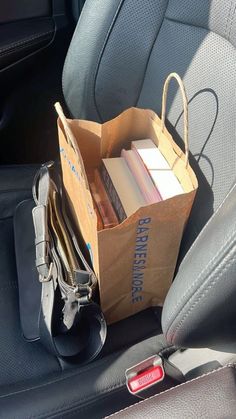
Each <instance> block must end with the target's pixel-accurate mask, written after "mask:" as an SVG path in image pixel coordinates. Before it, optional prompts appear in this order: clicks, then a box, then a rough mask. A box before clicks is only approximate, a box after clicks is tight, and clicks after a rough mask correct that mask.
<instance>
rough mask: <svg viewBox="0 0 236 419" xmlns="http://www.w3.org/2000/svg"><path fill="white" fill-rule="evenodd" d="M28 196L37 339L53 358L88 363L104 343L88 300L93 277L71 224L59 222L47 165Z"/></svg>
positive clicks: (102, 327)
mask: <svg viewBox="0 0 236 419" xmlns="http://www.w3.org/2000/svg"><path fill="white" fill-rule="evenodd" d="M33 196H34V200H35V203H36V207H35V208H34V209H33V211H32V214H33V222H34V228H35V246H36V267H37V270H38V273H39V280H40V282H41V283H42V294H41V313H40V321H39V334H40V340H41V341H42V343H43V344H44V345H45V346H46V348H47V349H48V350H49V351H50V352H52V353H54V354H55V355H56V356H57V357H60V358H64V359H65V360H67V361H68V360H69V361H70V362H78V361H79V362H82V363H84V362H89V361H91V360H92V359H94V358H95V357H96V356H97V355H98V354H99V352H100V351H101V349H102V347H103V345H104V342H105V339H106V331H107V328H106V322H105V319H104V316H103V313H102V312H101V309H100V307H99V306H98V305H97V304H95V303H94V302H93V301H92V299H91V297H92V294H93V290H94V288H95V285H96V278H95V275H94V273H93V271H92V270H91V268H90V267H89V265H88V264H87V262H86V263H84V262H85V260H84V258H81V251H79V252H78V249H79V246H78V243H77V241H76V238H75V235H74V234H73V235H72V237H71V231H72V229H71V226H70V228H69V229H68V228H67V223H68V219H67V218H66V223H65V221H64V220H63V218H64V217H63V216H64V214H63V216H62V213H61V211H60V208H59V203H58V197H59V192H58V190H57V187H56V185H55V183H54V182H53V180H52V179H51V178H50V173H49V168H48V166H47V165H44V166H42V168H41V169H40V171H39V173H38V175H37V176H36V178H35V181H34V186H33ZM75 242H76V246H75ZM76 253H78V255H77V257H76ZM82 266H83V267H84V268H85V269H82ZM62 303H63V304H62ZM60 304H62V305H61V306H60ZM62 313H63V316H62ZM62 317H63V321H61V318H62Z"/></svg>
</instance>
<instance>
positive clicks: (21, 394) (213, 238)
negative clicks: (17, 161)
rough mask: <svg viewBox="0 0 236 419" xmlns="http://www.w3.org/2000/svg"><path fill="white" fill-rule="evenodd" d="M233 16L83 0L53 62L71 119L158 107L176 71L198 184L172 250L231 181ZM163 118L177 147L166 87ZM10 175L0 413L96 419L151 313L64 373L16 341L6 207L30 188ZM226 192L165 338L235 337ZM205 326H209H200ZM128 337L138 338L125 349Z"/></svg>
mask: <svg viewBox="0 0 236 419" xmlns="http://www.w3.org/2000/svg"><path fill="white" fill-rule="evenodd" d="M235 13H236V0H232V1H229V0H211V1H210V0H209V1H206V0H198V1H196V0H169V1H168V0H87V2H86V4H85V6H84V9H83V12H82V16H81V18H80V21H79V23H78V25H77V28H76V31H75V34H74V37H73V40H72V43H71V47H70V50H69V53H68V56H67V59H66V63H65V68H64V74H63V89H64V94H65V98H66V102H67V105H68V108H69V109H70V111H71V114H72V116H74V117H80V118H86V119H93V120H97V121H105V120H107V119H109V118H111V117H113V116H115V115H117V114H118V113H120V112H121V111H122V110H123V109H125V108H127V107H129V106H133V105H137V106H140V107H149V108H153V109H155V110H156V111H157V112H158V113H159V112H160V106H161V92H162V87H163V82H164V79H165V77H166V76H167V75H168V73H169V72H171V71H177V72H178V73H179V74H180V75H181V76H182V78H183V80H184V82H185V85H186V88H187V93H188V97H189V108H190V142H191V144H190V148H191V152H192V164H193V167H194V168H195V170H196V173H197V175H198V179H199V185H200V188H199V192H198V196H197V199H196V204H195V206H194V209H193V212H192V216H191V221H190V223H189V226H188V229H187V231H186V234H185V238H184V242H183V248H182V256H183V255H184V254H185V253H186V251H187V249H188V248H189V247H190V245H191V244H192V243H193V241H194V239H195V238H196V237H197V236H198V234H199V232H200V231H201V230H202V228H203V226H204V225H205V223H206V221H207V220H209V218H210V217H211V215H212V214H213V212H214V211H215V210H216V209H217V208H218V206H219V204H220V203H221V202H222V201H223V199H224V198H225V196H226V194H227V193H228V191H229V189H230V187H231V185H232V184H233V183H234V180H235V120H236V118H235V97H236V96H235V77H236V72H235V65H236V61H235V46H236V23H235V16H236V14H235ZM167 117H168V120H169V127H170V129H171V130H172V131H173V132H177V134H178V135H179V143H180V145H182V141H181V137H182V133H183V127H182V123H183V121H182V107H181V100H180V96H179V92H178V91H177V89H176V87H175V86H173V87H172V89H171V91H170V97H169V102H168V114H167ZM4 170H5V169H4ZM12 170H13V172H12ZM14 170H15V169H14V168H13V169H6V172H5V174H4V176H3V177H2V176H1V177H0V182H3V183H2V186H1V187H0V191H1V193H0V203H1V212H2V219H1V220H0V222H1V230H0V235H1V240H0V260H1V265H0V281H1V286H2V290H1V296H0V300H1V304H0V319H1V320H0V323H1V324H2V327H1V333H2V336H1V339H0V353H1V360H0V368H1V370H0V417H3V418H4V419H6V418H12V417H17V418H26V417H35V418H49V417H53V418H55V417H66V418H69V417H71V418H72V417H78V416H79V417H80V418H83V417H90V418H96V417H99V418H101V417H102V416H104V415H105V414H109V413H111V412H114V411H116V410H118V409H119V408H120V407H122V406H125V405H128V404H130V403H132V400H131V399H130V396H129V395H128V393H127V392H125V391H124V369H125V368H126V367H127V366H129V365H130V364H133V363H135V362H137V361H138V360H139V359H140V358H143V357H146V356H149V355H151V354H153V353H154V352H156V351H158V350H159V349H160V350H162V349H163V347H164V346H166V343H164V342H163V340H162V339H160V338H153V339H151V340H149V339H148V340H145V338H146V337H148V335H149V334H150V335H152V334H153V333H154V332H156V333H157V334H158V333H160V327H159V321H158V318H157V317H156V316H155V315H154V314H153V313H152V314H150V312H149V313H148V314H147V313H146V314H142V315H140V316H139V317H138V318H137V319H136V320H135V323H133V321H131V323H130V321H127V322H126V323H125V326H117V327H118V328H117V327H115V329H114V332H113V333H112V334H111V337H110V341H108V349H105V350H106V351H107V352H105V353H104V356H105V355H106V356H107V358H104V359H103V360H98V361H96V362H95V363H93V364H92V365H91V366H89V367H88V368H87V367H83V368H82V369H80V368H78V369H73V370H71V371H65V370H64V366H63V365H61V364H60V363H58V361H57V360H55V359H54V358H53V357H51V356H49V355H48V354H46V353H45V351H44V350H43V348H42V347H41V346H40V344H39V343H36V342H35V344H27V343H26V342H24V341H23V338H22V336H21V331H20V325H19V311H18V303H17V276H16V269H15V259H14V258H15V255H14V244H13V241H14V235H13V228H12V214H13V210H14V208H15V206H16V204H17V202H19V201H20V200H22V199H25V198H27V197H28V196H29V195H30V184H31V182H32V177H33V173H32V172H31V173H29V172H27V170H28V169H27V170H26V172H27V173H28V175H27V174H26V172H25V169H24V170H23V169H22V168H19V169H17V170H19V171H17V173H16V172H14ZM22 170H23V171H22ZM33 172H34V170H33ZM12 173H14V174H12ZM19 179H21V180H22V183H21V182H19V181H18V180H19ZM3 180H4V181H3ZM4 182H7V183H4ZM6 185H7V186H6ZM9 185H10V186H9ZM9 188H10V189H11V191H10V193H9V191H8V192H7V199H6V198H5V197H4V194H5V192H6V189H9ZM22 189H23V190H22ZM234 198H235V193H234V189H233V190H232V192H231V193H230V195H229V196H228V198H227V200H226V201H225V203H224V204H223V206H222V208H221V210H220V211H219V212H218V213H217V214H216V216H215V217H214V220H213V221H210V223H209V224H208V226H207V227H206V228H205V229H204V230H203V233H202V234H201V236H200V237H199V239H198V241H197V242H196V244H195V245H194V247H193V248H192V249H191V250H190V253H188V254H187V256H186V258H185V260H184V261H183V262H182V263H180V269H179V273H178V275H177V277H176V280H175V282H174V285H173V286H172V289H171V290H170V293H169V295H168V297H167V300H166V303H165V306H164V314H163V328H164V331H165V333H166V336H167V338H168V340H169V341H170V344H172V343H178V344H180V345H189V346H190V345H193V346H196V345H202V344H206V343H207V342H214V343H215V342H216V341H217V339H213V338H216V337H218V338H220V339H221V338H222V334H220V333H218V331H219V330H220V329H221V330H224V331H226V329H227V325H230V328H228V331H229V333H226V334H225V335H224V336H227V339H228V340H231V341H232V340H235V337H236V336H235V335H234V331H233V330H234V329H233V327H231V326H232V325H233V322H234V319H235V315H236V313H235V311H236V308H235V304H234V302H235V292H236V291H235V285H234V284H235V281H234V278H235V266H234V264H235V253H234V251H235V244H234V241H233V239H234V237H233V238H232V242H231V241H230V239H231V237H230V236H231V235H232V233H233V235H234V231H232V229H231V224H230V222H231V219H232V228H233V227H234V225H235V219H234V213H235V211H234ZM226 220H227V222H226ZM219 224H220V226H221V227H220V228H219V231H218V233H217V235H216V234H215V230H216V229H218V225H219ZM208 241H210V245H208ZM220 249H221V250H222V249H223V252H222V253H219V255H218V251H219V250H220ZM227 252H228V253H229V254H227ZM214 255H217V256H219V257H216V258H214ZM182 256H181V258H182ZM181 258H180V262H181ZM212 259H213V262H214V264H213V265H212V263H211V262H212ZM209 267H210V268H212V269H209V271H208V270H207V269H208V268H209ZM222 267H223V269H222ZM215 272H217V273H219V275H218V274H217V277H216V276H215ZM222 310H223V311H222ZM199 313H201V315H200V316H199ZM189 314H190V316H189ZM143 316H147V317H143ZM225 320H227V324H225ZM214 322H215V324H218V328H217V327H215V328H213V327H211V326H212V324H213V323H214ZM217 322H218V323H217ZM203 324H204V328H202V325H203ZM138 340H142V342H141V343H140V344H138V345H137V346H135V347H133V346H132V345H134V344H135V343H136V342H137V341H138ZM217 343H219V339H218V342H217ZM231 343H232V342H231ZM28 345H31V346H28ZM109 345H110V346H109ZM128 346H131V349H129V350H127V349H126V348H127V347H128ZM120 350H121V352H119V351H120ZM114 351H115V352H114ZM112 352H114V354H111V353H112ZM109 354H110V355H109ZM87 371H89V377H88V375H87Z"/></svg>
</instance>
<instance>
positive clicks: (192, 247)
mask: <svg viewBox="0 0 236 419" xmlns="http://www.w3.org/2000/svg"><path fill="white" fill-rule="evenodd" d="M235 188H236V184H234V185H233V186H232V188H231V189H230V190H229V192H228V193H227V195H226V197H225V198H224V200H223V201H222V203H221V204H220V205H219V207H218V208H217V210H216V211H215V212H214V214H213V215H212V217H211V218H210V219H209V220H208V222H207V223H206V224H205V226H204V227H203V229H202V231H201V232H200V233H199V235H198V237H197V238H196V240H195V241H194V243H193V244H192V246H191V247H190V249H189V251H188V253H187V255H186V256H185V258H184V259H183V261H182V264H183V263H184V261H185V259H186V258H187V257H188V255H189V254H190V253H192V252H193V250H194V249H195V247H196V245H197V244H198V242H199V240H200V239H201V238H202V236H203V235H204V233H205V230H206V229H207V228H208V226H209V224H210V223H211V222H212V221H213V220H214V219H215V217H216V216H217V215H218V213H219V211H220V209H221V208H222V207H223V205H224V204H225V202H226V200H227V199H228V197H229V196H230V194H231V193H232V192H233V190H234V189H235ZM221 250H223V249H221ZM218 253H219V252H218ZM216 256H218V254H217V255H216ZM214 259H215V257H214V258H213V259H212V260H211V261H210V262H209V263H208V265H209V264H210V263H212V262H213V261H214ZM208 265H207V267H208ZM207 267H205V268H204V269H203V271H202V272H201V274H200V275H202V274H203V273H204V270H205V269H207ZM198 279H199V275H198V277H197V279H196V280H195V281H194V282H193V283H192V284H191V286H190V287H189V288H188V289H187V290H186V291H185V293H184V294H183V295H182V297H181V299H180V300H179V301H178V302H177V303H176V304H175V306H174V308H173V310H172V312H171V314H170V315H169V317H168V318H167V322H169V321H170V320H171V318H172V317H173V315H174V317H176V313H175V311H176V310H177V309H178V308H180V306H181V304H182V302H183V301H184V299H185V297H186V296H187V294H188V293H189V292H190V291H191V290H192V289H193V287H194V286H195V285H196V283H197V281H198ZM169 328H170V326H169ZM169 328H168V329H167V330H169Z"/></svg>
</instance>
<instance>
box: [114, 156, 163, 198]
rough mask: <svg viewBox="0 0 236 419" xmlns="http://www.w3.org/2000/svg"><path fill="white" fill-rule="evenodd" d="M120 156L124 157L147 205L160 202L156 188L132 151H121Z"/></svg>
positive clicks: (140, 161) (141, 162)
mask: <svg viewBox="0 0 236 419" xmlns="http://www.w3.org/2000/svg"><path fill="white" fill-rule="evenodd" d="M121 156H122V157H124V159H125V161H126V163H127V164H128V166H129V168H130V170H131V172H132V174H133V176H134V177H135V180H136V182H137V184H138V186H139V188H140V190H141V192H142V194H143V196H144V198H145V200H146V203H147V204H155V203H156V202H160V201H161V200H162V198H161V196H160V194H159V192H158V190H157V188H156V187H155V185H154V183H153V181H152V179H151V177H150V175H149V173H148V171H147V169H146V167H145V166H144V164H143V161H142V160H141V159H140V157H139V155H138V154H137V153H136V152H135V151H134V150H124V149H123V150H122V152H121Z"/></svg>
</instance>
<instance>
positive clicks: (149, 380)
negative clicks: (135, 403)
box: [125, 355, 165, 395]
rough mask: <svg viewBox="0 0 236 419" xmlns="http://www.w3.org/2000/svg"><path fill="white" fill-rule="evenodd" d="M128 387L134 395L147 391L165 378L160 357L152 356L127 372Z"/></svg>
mask: <svg viewBox="0 0 236 419" xmlns="http://www.w3.org/2000/svg"><path fill="white" fill-rule="evenodd" d="M125 376H126V385H127V388H128V390H129V392H130V393H131V394H133V395H136V394H139V393H140V392H142V391H144V390H147V389H148V388H150V387H152V386H154V385H155V384H157V383H159V382H161V381H163V380H164V378H165V371H164V367H163V362H162V359H161V357H160V356H159V355H154V356H151V357H150V358H147V359H145V360H144V361H142V362H140V363H139V364H137V365H134V366H133V367H131V368H129V369H127V370H126V371H125Z"/></svg>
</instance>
